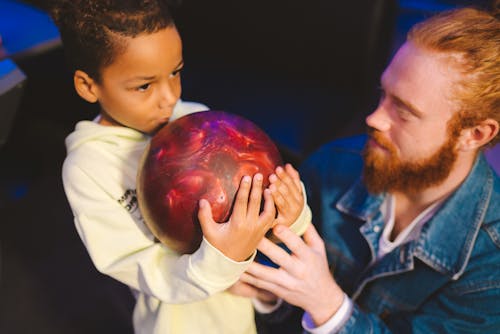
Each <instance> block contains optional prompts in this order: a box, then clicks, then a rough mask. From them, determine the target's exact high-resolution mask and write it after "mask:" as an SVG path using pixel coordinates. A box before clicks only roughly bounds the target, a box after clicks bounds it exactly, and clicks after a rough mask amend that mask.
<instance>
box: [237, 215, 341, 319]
mask: <svg viewBox="0 0 500 334" xmlns="http://www.w3.org/2000/svg"><path fill="white" fill-rule="evenodd" d="M273 230H274V233H275V235H276V236H277V237H278V238H280V239H281V240H282V241H283V242H284V243H285V245H286V246H287V247H288V248H289V249H290V251H291V252H292V253H291V254H288V253H287V252H286V251H285V250H283V249H282V248H280V247H279V246H277V245H275V244H274V243H272V242H271V241H269V240H268V239H263V240H262V241H261V242H260V244H259V246H258V250H260V251H261V252H262V253H264V254H265V255H267V256H268V257H269V258H270V259H271V260H272V261H273V262H274V263H276V264H278V265H279V266H280V268H278V269H275V268H271V267H268V266H265V265H262V264H259V263H256V262H254V263H252V264H251V265H250V267H249V268H248V270H247V272H246V273H244V274H243V275H242V276H241V281H243V282H245V283H247V284H250V285H253V286H255V287H256V288H259V289H264V290H267V291H270V292H272V293H273V294H275V295H276V296H278V297H280V298H283V299H284V300H286V301H287V302H288V303H290V304H293V305H296V306H298V307H301V308H302V309H304V310H305V311H307V312H308V313H309V315H310V316H311V318H312V319H313V321H314V323H315V324H316V326H320V325H322V324H323V323H325V322H326V321H328V320H329V319H330V318H331V317H332V316H333V314H335V312H337V310H338V309H339V308H340V306H341V305H342V302H343V298H344V293H343V291H342V290H341V289H340V287H339V286H338V285H337V284H336V283H335V281H334V279H333V277H332V274H331V273H330V270H329V268H328V261H327V258H326V250H325V245H324V242H323V240H322V239H321V237H320V236H319V235H318V233H317V232H316V229H315V228H314V226H313V225H312V224H310V225H309V226H308V228H307V230H306V232H305V233H304V236H303V237H304V240H302V239H301V238H300V237H299V236H297V235H295V234H294V233H293V232H292V231H290V229H289V228H287V227H285V226H283V225H276V226H275V227H274V229H273Z"/></svg>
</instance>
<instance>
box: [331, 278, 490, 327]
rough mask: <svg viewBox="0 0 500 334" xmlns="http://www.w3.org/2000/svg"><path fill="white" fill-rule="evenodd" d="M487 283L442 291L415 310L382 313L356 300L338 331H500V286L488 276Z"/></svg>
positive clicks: (485, 281)
mask: <svg viewBox="0 0 500 334" xmlns="http://www.w3.org/2000/svg"><path fill="white" fill-rule="evenodd" d="M483 283H484V284H483V285H481V286H479V285H476V286H468V287H467V288H469V289H470V288H472V289H474V291H469V292H466V290H465V289H464V290H462V291H461V292H458V293H451V294H450V293H448V292H449V291H447V292H441V293H438V294H436V295H435V296H434V297H433V298H431V299H429V300H428V301H426V302H425V304H424V305H422V307H421V308H420V309H419V310H418V311H415V312H407V313H404V312H402V313H399V314H393V315H387V316H382V317H381V316H379V315H376V314H373V313H365V312H364V311H363V310H362V309H361V308H360V307H359V306H357V305H356V304H355V305H354V308H353V312H352V315H351V317H350V318H349V320H348V321H347V322H346V323H345V326H344V327H343V328H342V329H341V330H340V331H339V332H336V333H339V334H347V333H374V334H381V333H397V334H400V333H402V334H404V333H412V334H426V333H444V334H453V333H470V334H473V333H499V332H500V318H499V317H498V314H499V313H498V312H499V309H500V308H499V306H498V305H499V304H498V300H499V298H500V288H499V287H498V282H497V283H494V281H489V282H488V279H485V280H484V281H483ZM495 284H496V286H495ZM332 334H333V333H332Z"/></svg>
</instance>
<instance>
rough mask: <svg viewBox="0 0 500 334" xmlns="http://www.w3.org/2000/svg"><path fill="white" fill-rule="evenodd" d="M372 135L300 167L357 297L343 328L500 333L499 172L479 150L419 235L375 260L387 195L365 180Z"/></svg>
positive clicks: (331, 249) (335, 145) (326, 150)
mask: <svg viewBox="0 0 500 334" xmlns="http://www.w3.org/2000/svg"><path fill="white" fill-rule="evenodd" d="M364 142H365V137H364V136H360V137H353V138H349V139H343V140H337V141H334V142H331V143H329V144H327V145H325V146H323V147H322V148H320V149H319V150H318V151H317V152H316V153H314V154H313V155H312V156H311V157H310V158H309V159H308V160H307V161H305V163H304V164H303V165H302V166H301V168H300V174H301V177H302V180H303V181H304V183H305V185H306V189H307V194H308V202H309V205H310V206H311V209H312V211H313V222H314V224H315V226H316V227H317V229H318V231H319V233H320V234H321V235H322V237H323V239H324V240H325V244H326V248H327V253H328V258H329V263H330V264H331V270H332V272H333V276H334V278H335V280H336V282H337V283H338V284H339V285H340V286H341V287H342V289H343V290H344V291H345V292H346V293H347V294H348V295H349V296H350V297H351V298H352V299H353V301H354V303H355V306H354V310H353V313H352V315H351V317H350V318H349V320H348V321H347V322H346V323H345V325H344V327H343V328H342V329H341V330H340V333H363V334H365V333H391V332H392V333H426V334H428V333H500V179H499V177H498V175H496V173H495V172H494V171H493V170H492V169H491V168H490V166H489V165H488V164H487V162H486V160H485V158H484V157H483V155H482V154H480V155H479V156H478V158H477V160H476V162H475V164H474V166H473V168H472V171H471V172H470V174H469V175H468V177H467V178H466V180H465V181H464V182H463V183H462V184H461V185H460V187H459V188H458V189H456V190H455V192H454V193H453V194H452V195H451V196H450V197H449V198H448V199H447V200H446V201H445V203H444V204H443V205H442V206H441V208H440V209H439V210H438V212H436V213H435V215H434V216H433V217H432V218H431V220H429V221H428V222H427V223H426V224H425V225H424V227H423V228H422V230H421V233H420V235H419V237H418V238H417V239H416V240H413V241H410V242H408V243H406V244H403V245H401V246H399V247H397V248H396V249H394V250H393V251H392V252H390V253H389V254H387V255H386V256H385V257H383V258H382V259H381V260H380V261H378V262H376V263H374V261H373V259H375V254H377V251H378V240H379V237H380V235H381V233H382V230H383V225H384V222H383V219H382V215H381V212H380V206H381V204H382V202H383V200H384V195H383V194H382V195H376V196H375V195H371V194H369V193H368V192H367V190H366V188H365V187H364V185H363V184H362V182H361V180H360V174H361V170H362V163H363V161H362V158H361V155H360V152H361V149H362V147H363V146H364Z"/></svg>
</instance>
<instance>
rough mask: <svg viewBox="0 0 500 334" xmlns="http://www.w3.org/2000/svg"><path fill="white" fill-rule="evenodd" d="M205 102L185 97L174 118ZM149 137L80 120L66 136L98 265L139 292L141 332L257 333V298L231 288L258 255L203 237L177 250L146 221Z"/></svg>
mask: <svg viewBox="0 0 500 334" xmlns="http://www.w3.org/2000/svg"><path fill="white" fill-rule="evenodd" d="M207 109H208V108H207V107H205V106H203V105H201V104H196V103H189V102H182V101H180V102H179V103H178V104H177V106H176V107H175V110H174V116H173V118H177V117H180V116H182V115H184V114H188V113H191V112H196V111H201V110H207ZM149 139H150V137H149V136H147V135H144V134H143V133H141V132H138V131H136V130H133V129H130V128H126V127H121V126H103V125H100V124H98V123H97V122H95V121H80V122H79V123H78V124H77V125H76V128H75V131H74V132H72V133H71V134H70V135H69V136H68V137H67V138H66V147H67V152H68V155H67V157H66V159H65V161H64V164H63V184H64V189H65V192H66V196H67V198H68V201H69V204H70V206H71V209H72V211H73V214H74V217H75V225H76V228H77V230H78V234H79V235H80V238H81V239H82V241H83V243H84V244H85V246H86V248H87V251H88V252H89V255H90V257H91V259H92V261H93V263H94V265H95V266H96V268H97V269H98V270H99V271H100V272H102V273H104V274H106V275H109V276H111V277H113V278H115V279H117V280H118V281H120V282H122V283H124V284H127V285H128V286H129V287H130V288H131V289H132V291H133V292H134V295H135V296H136V299H137V303H136V306H135V309H134V315H133V322H134V328H135V332H136V333H162V334H167V333H174V334H179V333H189V334H196V333H221V334H223V333H231V334H233V333H238V334H240V333H241V334H243V333H255V332H256V329H255V324H254V314H253V308H252V304H251V301H250V300H249V299H247V298H242V297H238V296H235V295H232V294H230V293H228V292H226V291H225V290H226V289H227V288H228V287H230V286H231V285H232V284H234V283H235V282H236V281H237V280H238V278H239V276H240V275H241V274H242V273H243V272H244V271H245V270H246V268H247V267H248V265H249V264H250V263H251V261H253V259H254V256H255V255H254V256H252V258H250V259H249V260H248V261H245V262H235V261H233V260H231V259H229V258H227V257H226V256H225V255H223V254H222V253H221V252H220V251H218V250H217V249H216V248H215V247H213V246H211V245H210V244H209V243H208V242H207V241H206V240H205V239H203V241H202V243H201V246H200V248H199V249H198V250H197V251H196V252H194V253H193V254H186V255H179V254H178V253H176V252H174V251H172V250H170V249H168V248H167V247H166V246H165V245H163V244H161V243H158V242H155V238H154V236H153V235H152V233H151V232H150V231H149V230H148V228H147V227H146V226H145V224H144V222H143V219H142V216H141V213H140V212H139V209H138V205H137V197H136V190H135V189H136V186H135V184H136V174H137V168H138V164H139V160H140V157H141V156H142V153H143V152H144V150H145V148H146V145H147V144H148V142H149ZM305 209H307V210H304V211H307V212H306V213H305V214H304V213H303V215H302V216H301V219H300V221H298V222H296V223H295V224H294V227H295V230H297V228H298V230H299V232H303V231H304V230H305V227H306V226H307V224H308V223H309V222H310V210H309V209H308V207H307V206H305ZM297 225H299V226H297Z"/></svg>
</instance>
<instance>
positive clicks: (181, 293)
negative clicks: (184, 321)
mask: <svg viewBox="0 0 500 334" xmlns="http://www.w3.org/2000/svg"><path fill="white" fill-rule="evenodd" d="M71 160H72V159H67V160H66V161H65V163H64V166H63V182H64V188H65V192H66V195H67V198H68V201H69V203H70V205H71V208H72V211H73V214H74V217H75V225H76V228H77V231H78V234H79V235H80V238H81V239H82V241H83V243H84V244H85V246H86V248H87V251H88V253H89V255H90V257H91V259H92V261H93V263H94V265H95V266H96V268H97V269H98V270H99V271H100V272H102V273H104V274H106V275H109V276H111V277H113V278H115V279H117V280H118V281H120V282H122V283H124V284H127V285H128V286H130V287H131V288H133V289H135V290H139V291H141V292H143V293H146V294H148V295H151V296H154V297H155V298H157V299H159V300H161V301H163V302H166V303H187V302H193V301H198V300H202V299H204V298H207V297H208V296H210V295H212V294H214V293H217V292H220V291H222V290H225V289H227V288H228V287H229V286H231V285H232V284H233V283H235V282H236V281H237V280H238V278H239V276H240V275H241V274H242V273H243V272H244V271H245V269H246V268H247V267H248V265H249V264H250V263H251V262H252V261H253V258H254V256H255V255H254V256H253V257H252V258H250V259H248V260H247V261H245V262H235V261H233V260H231V259H229V258H227V257H226V256H224V255H223V254H222V253H221V252H219V251H218V250H217V249H216V248H214V247H213V246H211V245H210V244H209V243H208V242H207V241H206V240H203V241H202V243H201V246H200V248H199V249H198V250H197V251H196V252H195V253H193V254H190V255H179V254H178V253H176V252H174V251H172V250H170V249H168V248H167V247H166V246H165V245H163V244H161V243H158V242H154V238H153V236H152V234H151V233H150V232H149V231H148V230H147V229H146V228H145V226H144V224H142V222H141V221H138V220H136V219H134V218H133V215H131V214H130V213H129V212H128V211H127V210H125V209H124V208H123V207H122V206H121V205H120V204H119V203H118V202H117V201H116V200H115V199H114V198H113V197H112V196H110V195H109V194H108V193H107V192H106V191H105V189H106V185H105V184H104V185H103V184H102V182H103V180H102V179H101V180H100V182H98V181H97V180H96V179H95V175H90V173H88V172H85V171H84V170H82V169H81V168H80V166H79V165H77V164H75V163H73V162H72V161H71ZM108 179H109V177H108Z"/></svg>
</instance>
